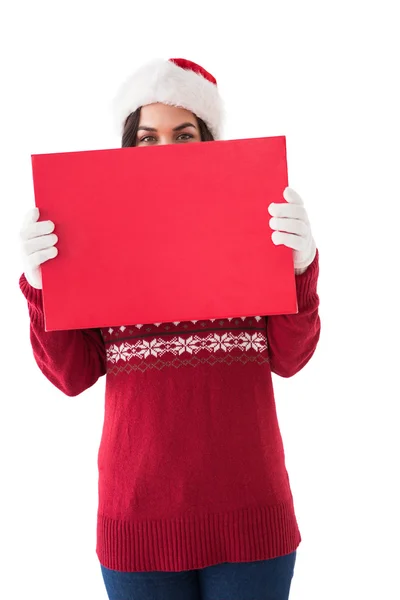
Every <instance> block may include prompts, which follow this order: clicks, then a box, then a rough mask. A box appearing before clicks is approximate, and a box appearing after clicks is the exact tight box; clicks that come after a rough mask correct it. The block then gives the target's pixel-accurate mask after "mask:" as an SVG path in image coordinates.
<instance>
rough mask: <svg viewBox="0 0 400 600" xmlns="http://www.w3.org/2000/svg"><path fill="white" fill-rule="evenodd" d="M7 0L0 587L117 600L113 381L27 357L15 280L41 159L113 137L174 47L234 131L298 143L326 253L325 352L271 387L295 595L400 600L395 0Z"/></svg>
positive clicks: (303, 190) (1, 126)
mask: <svg viewBox="0 0 400 600" xmlns="http://www.w3.org/2000/svg"><path fill="white" fill-rule="evenodd" d="M8 3H9V4H8V6H7V3H6V2H3V3H2V4H1V13H0V52H1V53H0V56H1V63H2V69H1V71H2V84H3V85H2V91H1V92H0V103H1V110H0V133H1V137H0V145H1V157H0V159H1V161H0V171H1V174H0V200H1V215H2V219H1V237H0V241H1V254H0V256H1V296H0V299H1V300H0V301H1V315H2V319H1V320H2V323H1V334H2V344H1V357H0V358H1V360H0V365H1V367H0V368H1V379H0V385H1V387H0V396H1V403H0V411H1V415H0V443H1V448H0V456H1V465H0V466H1V468H0V473H1V475H0V476H1V481H0V490H1V491H0V518H1V534H0V540H1V541H0V555H1V556H0V565H1V568H0V570H1V575H0V596H1V597H2V598H4V599H6V598H7V600H17V599H22V598H23V599H26V598H41V599H42V600H47V599H49V600H50V599H51V600H54V599H55V598H57V600H63V599H68V600H70V599H71V598H74V599H75V600H84V599H85V600H86V599H87V598H96V599H99V600H105V599H106V598H107V596H106V592H105V588H104V585H103V580H102V577H101V572H100V567H99V563H98V560H97V556H96V554H95V534H96V510H97V451H98V445H99V442H100V435H101V427H102V422H103V411H104V379H103V380H102V381H100V382H98V383H97V385H96V386H95V387H94V388H92V389H91V390H88V391H87V392H85V393H84V394H82V395H81V396H78V397H76V398H68V397H64V396H63V394H62V393H61V392H59V391H58V390H57V389H56V388H54V387H53V386H52V385H51V384H50V383H49V382H48V381H47V380H46V379H45V377H44V376H43V375H42V374H41V372H40V371H39V369H38V368H37V366H36V363H35V362H34V359H33V355H32V351H31V346H30V341H29V318H28V311H27V306H26V301H25V299H24V297H23V296H22V294H21V292H20V290H19V286H18V279H19V276H20V274H21V270H22V267H21V262H20V257H19V246H18V244H19V240H18V234H19V229H20V226H21V222H22V219H23V216H24V213H25V212H26V211H27V210H28V209H29V208H30V207H33V205H34V204H33V186H32V172H31V162H30V155H31V154H34V153H48V152H64V151H73V150H89V149H101V148H113V147H118V146H119V139H118V138H117V137H115V134H114V132H113V127H112V121H111V117H110V113H109V102H110V100H111V99H112V97H113V95H114V92H115V91H116V89H117V87H118V85H119V84H120V82H121V81H122V80H123V79H124V78H125V77H126V76H127V75H129V73H130V72H131V71H132V70H134V69H135V68H136V67H138V66H139V65H141V64H142V63H143V62H144V61H147V60H149V59H152V58H155V57H164V58H168V57H175V56H178V57H185V58H189V59H191V60H193V61H195V62H198V63H200V64H202V65H203V66H204V67H205V68H206V69H207V70H209V71H210V72H211V73H213V74H214V75H215V76H216V78H217V80H218V83H219V87H220V91H221V93H222V95H223V96H224V98H225V104H226V109H227V114H228V120H227V127H226V131H225V138H226V139H230V138H231V139H232V138H246V137H261V136H266V135H286V136H287V147H288V166H289V182H290V185H291V186H292V187H294V188H295V189H296V190H297V191H298V192H299V193H300V194H301V195H302V197H303V199H304V201H305V205H306V208H307V210H308V213H309V217H310V221H311V225H312V228H313V232H314V237H315V238H316V241H317V245H318V248H319V250H320V269H321V274H320V282H319V294H320V299H321V320H322V334H321V340H320V343H319V346H318V349H317V352H316V354H315V355H314V357H313V358H312V360H311V362H310V363H309V365H308V366H307V367H305V369H304V370H303V371H302V372H301V373H299V374H298V375H296V376H295V377H294V378H292V379H287V380H283V379H279V378H276V379H275V392H276V399H277V405H278V413H279V419H280V425H281V429H282V435H283V438H284V443H285V448H286V456H287V465H288V470H289V475H290V479H291V484H292V489H293V494H294V499H295V507H296V513H297V517H298V520H299V525H300V529H301V533H302V537H303V542H302V544H301V546H300V548H299V551H298V558H297V564H296V570H295V577H294V580H293V584H292V592H291V599H293V600H303V599H304V600H321V599H324V600H330V599H332V600H333V599H335V600H337V599H338V598H341V599H343V600H344V599H346V600H347V599H349V600H350V599H354V598H395V597H396V598H397V597H400V592H399V586H398V581H397V577H396V571H397V572H399V569H398V563H399V558H400V554H399V543H398V539H399V535H400V526H399V516H398V515H399V501H400V498H399V492H398V489H399V478H398V473H399V468H398V460H399V456H400V452H399V450H400V448H399V441H398V423H399V418H398V417H399V410H398V405H399V401H400V393H399V381H398V373H399V368H398V360H399V357H400V353H399V333H400V331H399V329H400V328H399V318H398V314H399V313H398V310H399V293H398V291H397V289H396V288H398V283H399V282H398V273H399V267H398V264H399V261H398V243H397V240H398V219H399V216H400V215H399V202H400V195H399V188H398V185H397V181H396V178H397V176H398V169H399V158H400V155H399V133H400V127H399V102H400V97H399V91H398V83H399V82H398V73H399V69H398V60H399V56H400V45H399V41H398V40H399V36H398V24H396V19H395V5H396V2H395V1H394V0H393V2H389V1H384V0H381V2H380V3H378V2H375V3H373V2H366V1H361V0H360V1H359V2H357V1H352V0H347V1H341V0H336V1H335V2H331V3H327V2H318V1H315V2H302V1H301V0H297V1H293V2H285V1H282V0H280V1H279V2H277V1H273V2H265V1H263V2H261V1H260V2H252V1H249V0H247V2H227V3H226V4H225V3H224V2H216V1H214V2H206V1H204V0H203V1H202V2H198V3H195V2H178V1H174V0H171V2H162V1H158V2H156V1H152V2H148V1H147V0H143V2H141V3H140V2H133V1H131V2H122V1H118V0H113V1H112V2H103V1H100V0H97V1H89V0H79V2H78V1H76V0H75V1H72V0H69V2H66V1H65V2H61V1H58V2H50V0H35V1H33V2H31V1H28V0H26V1H25V2H18V1H17V0H8ZM377 7H379V8H377ZM395 55H397V59H396V58H395ZM266 218H269V217H266ZM396 438H397V439H396ZM397 594H398V595H397Z"/></svg>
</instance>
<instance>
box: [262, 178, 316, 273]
mask: <svg viewBox="0 0 400 600" xmlns="http://www.w3.org/2000/svg"><path fill="white" fill-rule="evenodd" d="M283 197H284V199H285V200H286V201H287V202H288V203H289V204H285V203H282V204H277V203H275V202H272V203H271V204H270V205H269V207H268V212H269V214H270V215H272V217H273V218H272V219H270V222H269V225H270V227H271V229H274V230H275V231H273V233H272V236H271V237H272V241H273V243H274V244H275V245H276V246H279V245H281V244H283V245H284V246H287V247H288V248H292V249H293V250H294V268H295V273H296V275H300V274H301V273H304V271H305V270H306V269H307V267H308V266H309V265H311V263H312V262H313V260H314V258H315V255H316V252H317V248H316V245H315V241H314V238H313V236H312V233H311V227H310V223H309V221H308V216H307V212H306V209H305V208H304V204H303V200H302V199H301V198H300V196H299V194H298V193H297V192H295V191H294V190H293V189H292V188H290V187H287V188H286V189H285V190H284V192H283Z"/></svg>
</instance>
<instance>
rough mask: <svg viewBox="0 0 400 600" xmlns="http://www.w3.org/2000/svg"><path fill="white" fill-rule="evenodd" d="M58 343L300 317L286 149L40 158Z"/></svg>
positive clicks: (47, 294) (239, 147) (47, 300)
mask: <svg viewBox="0 0 400 600" xmlns="http://www.w3.org/2000/svg"><path fill="white" fill-rule="evenodd" d="M32 166H33V178H34V188H35V198H36V206H37V207H38V208H39V210H40V220H47V219H50V220H52V221H53V222H54V223H55V226H56V229H55V233H56V234H57V235H58V237H59V242H58V244H57V247H58V250H59V254H58V256H57V257H56V258H55V259H52V260H50V261H48V262H46V263H45V264H44V265H43V266H42V275H43V302H44V312H45V327H46V331H54V330H62V329H81V328H91V327H108V326H115V325H119V324H121V323H124V324H127V323H128V324H132V325H135V324H147V323H163V322H174V321H191V320H200V319H217V318H226V317H238V316H247V317H250V316H266V315H273V314H293V313H296V312H297V300H296V285H295V277H294V268H293V252H292V250H291V249H289V248H286V247H285V246H275V245H274V244H273V242H272V240H271V233H272V232H271V229H270V227H269V219H270V215H269V212H268V205H269V204H270V203H271V202H285V200H284V199H283V196H282V193H283V190H284V189H285V187H286V186H287V185H288V180H287V164H286V140H285V137H283V136H282V137H271V138H257V139H248V140H231V141H218V142H201V143H195V144H181V145H177V144H176V145H175V144H172V145H167V146H156V147H146V148H119V149H115V150H97V151H89V152H68V153H62V154H45V155H33V156H32Z"/></svg>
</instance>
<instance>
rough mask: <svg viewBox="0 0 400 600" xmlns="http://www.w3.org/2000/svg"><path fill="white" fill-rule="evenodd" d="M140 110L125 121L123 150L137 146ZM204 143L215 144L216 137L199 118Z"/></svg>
mask: <svg viewBox="0 0 400 600" xmlns="http://www.w3.org/2000/svg"><path fill="white" fill-rule="evenodd" d="M140 110H141V109H140V108H138V109H137V110H135V112H133V113H131V114H130V115H129V117H128V118H127V119H126V121H125V127H124V133H123V135H122V148H131V147H132V146H136V145H137V132H138V128H139V121H140ZM195 117H196V119H197V123H198V125H199V129H200V137H201V141H202V142H213V141H214V137H213V135H212V133H211V131H210V130H209V129H208V127H207V125H206V124H205V123H204V121H203V120H202V119H200V118H199V117H197V116H196V115H195Z"/></svg>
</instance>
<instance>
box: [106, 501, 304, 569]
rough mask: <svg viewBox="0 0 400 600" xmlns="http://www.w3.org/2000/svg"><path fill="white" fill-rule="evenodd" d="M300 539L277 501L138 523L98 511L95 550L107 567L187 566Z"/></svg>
mask: <svg viewBox="0 0 400 600" xmlns="http://www.w3.org/2000/svg"><path fill="white" fill-rule="evenodd" d="M300 542H301V536H300V532H299V529H298V526H297V521H296V517H295V514H294V509H293V502H292V501H288V502H286V503H285V504H280V505H278V506H267V507H262V508H248V509H241V510H236V511H232V512H226V513H219V514H203V515H196V516H195V515H192V516H188V517H182V518H176V519H158V520H155V519H154V520H147V521H141V522H129V521H117V520H114V519H110V518H108V517H106V516H104V515H101V514H100V513H98V519H97V547H96V554H97V556H98V558H99V561H100V563H101V564H102V565H103V566H104V567H106V568H107V569H113V570H116V571H125V572H140V571H142V572H143V571H147V572H148V571H190V570H194V569H203V568H205V567H208V566H212V565H216V564H221V563H225V562H231V563H235V562H253V561H258V560H268V559H271V558H276V557H278V556H284V555H286V554H290V553H291V552H294V551H295V550H296V548H297V547H298V546H299V544H300Z"/></svg>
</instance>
